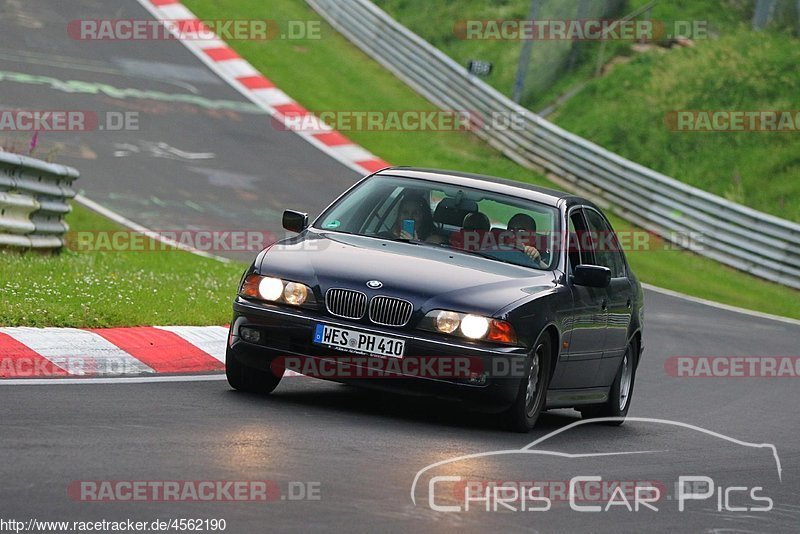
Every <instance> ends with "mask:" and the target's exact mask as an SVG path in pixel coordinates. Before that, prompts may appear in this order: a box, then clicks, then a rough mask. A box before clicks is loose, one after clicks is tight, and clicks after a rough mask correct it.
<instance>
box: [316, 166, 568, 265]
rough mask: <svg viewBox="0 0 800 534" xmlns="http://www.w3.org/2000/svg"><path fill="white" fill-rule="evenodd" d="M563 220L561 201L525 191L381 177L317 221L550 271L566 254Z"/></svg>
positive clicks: (321, 225) (328, 228)
mask: <svg viewBox="0 0 800 534" xmlns="http://www.w3.org/2000/svg"><path fill="white" fill-rule="evenodd" d="M558 221H559V217H558V211H557V209H556V208H554V207H552V206H547V205H544V204H540V203H537V202H533V201H530V200H526V199H523V198H518V197H513V196H508V195H502V194H498V193H493V192H490V191H483V190H480V189H473V188H466V187H460V186H456V185H449V184H441V183H438V182H429V181H425V180H419V179H412V178H400V177H393V176H375V177H372V178H370V179H368V180H366V181H364V182H363V183H362V184H360V185H359V186H358V187H356V188H354V189H353V190H352V191H350V192H349V193H348V194H346V195H345V196H343V197H342V198H341V199H339V200H338V201H337V202H336V203H335V204H333V205H332V206H331V207H330V208H329V209H328V210H327V211H325V213H323V214H322V215H320V217H319V218H318V219H317V220H316V221H315V222H314V225H313V227H314V228H316V229H319V230H324V231H329V232H343V233H348V234H355V235H361V236H367V237H374V238H380V239H388V240H393V241H404V242H408V243H414V244H417V245H428V246H435V247H442V248H446V249H448V250H455V251H457V252H460V253H463V254H470V255H476V256H482V257H485V258H488V259H491V260H494V261H500V262H505V263H511V264H514V265H520V266H524V267H531V268H534V269H541V270H549V269H553V268H555V265H556V263H557V259H558V258H556V257H555V256H556V254H554V253H553V251H555V250H556V249H557V246H556V245H557V244H556V242H555V236H557V235H558V224H559V222H558Z"/></svg>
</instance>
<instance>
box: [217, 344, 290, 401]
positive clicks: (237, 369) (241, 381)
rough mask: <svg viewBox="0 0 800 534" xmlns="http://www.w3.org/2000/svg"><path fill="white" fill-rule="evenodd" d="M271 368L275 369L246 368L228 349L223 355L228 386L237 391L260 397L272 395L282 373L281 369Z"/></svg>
mask: <svg viewBox="0 0 800 534" xmlns="http://www.w3.org/2000/svg"><path fill="white" fill-rule="evenodd" d="M273 367H275V369H273V370H272V371H262V370H261V369H255V368H253V367H248V366H246V365H244V364H242V363H241V362H240V361H239V360H237V359H236V357H235V356H234V355H233V354H232V352H231V349H230V348H228V350H227V351H226V353H225V376H227V377H228V384H230V386H231V387H232V388H233V389H235V390H238V391H244V392H247V393H259V394H262V395H267V394H269V393H272V391H273V390H274V389H275V388H276V387H278V384H280V382H281V378H283V373H284V369H283V368H282V367H281V368H277V366H273Z"/></svg>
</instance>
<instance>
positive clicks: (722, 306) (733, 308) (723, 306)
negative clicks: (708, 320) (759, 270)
mask: <svg viewBox="0 0 800 534" xmlns="http://www.w3.org/2000/svg"><path fill="white" fill-rule="evenodd" d="M642 287H643V288H645V289H648V290H650V291H654V292H656V293H661V294H662V295H668V296H670V297H675V298H679V299H683V300H688V301H689V302H694V303H695V304H704V305H706V306H710V307H712V308H719V309H720V310H725V311H729V312H734V313H741V314H742V315H749V316H751V317H758V318H759V319H768V320H771V321H779V322H782V323H788V324H791V325H795V326H800V320H798V319H792V318H791V317H782V316H780V315H772V314H770V313H763V312H758V311H754V310H748V309H745V308H739V307H737V306H731V305H729V304H722V303H721V302H714V301H713V300H706V299H702V298H700V297H693V296H691V295H686V294H685V293H678V292H677V291H673V290H671V289H664V288H663V287H658V286H652V285H650V284H642ZM645 313H647V312H646V311H645Z"/></svg>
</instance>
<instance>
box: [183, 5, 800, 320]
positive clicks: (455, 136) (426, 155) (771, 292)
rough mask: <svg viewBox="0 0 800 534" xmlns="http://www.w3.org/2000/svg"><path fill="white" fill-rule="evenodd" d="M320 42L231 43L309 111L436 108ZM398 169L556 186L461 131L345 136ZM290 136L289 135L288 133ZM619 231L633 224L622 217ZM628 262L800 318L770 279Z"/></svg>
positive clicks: (267, 13) (704, 291) (329, 39)
mask: <svg viewBox="0 0 800 534" xmlns="http://www.w3.org/2000/svg"><path fill="white" fill-rule="evenodd" d="M184 1H185V4H186V5H187V7H189V8H190V9H191V10H192V11H193V12H194V13H195V14H196V15H197V16H198V17H200V18H201V19H208V20H215V19H252V18H270V19H274V20H278V21H287V20H319V16H318V15H317V14H316V13H315V12H314V11H312V10H311V8H310V7H308V5H307V4H306V3H305V2H304V1H303V0H271V1H270V3H269V6H267V5H265V4H264V3H263V2H262V1H261V0H229V1H227V2H225V4H224V5H222V4H220V3H219V2H217V1H215V0H184ZM321 35H322V38H321V39H316V40H303V41H293V40H272V41H231V43H230V45H231V46H233V47H234V48H235V49H236V50H237V52H239V54H241V55H242V56H243V57H245V58H246V59H247V60H248V61H250V62H251V63H252V64H253V65H254V66H255V67H256V68H257V69H258V70H260V71H261V72H262V73H264V74H265V75H266V76H267V77H269V78H270V79H271V80H273V81H274V82H275V83H276V84H277V85H278V86H279V87H280V88H281V89H283V90H284V91H286V92H287V93H288V94H289V95H291V96H292V97H293V98H295V99H296V100H298V101H299V102H300V103H301V104H302V105H304V106H305V107H306V108H308V109H310V110H311V111H316V112H320V111H327V110H365V111H372V110H383V111H388V110H433V109H435V108H434V107H433V106H432V105H431V104H430V103H429V102H428V101H427V100H425V99H423V98H422V97H421V96H419V95H418V94H416V93H415V92H414V91H412V90H411V89H410V88H408V87H407V86H406V85H405V84H404V83H402V82H401V81H399V80H398V79H397V78H395V77H394V76H393V75H392V74H391V73H389V72H388V71H386V70H385V69H384V68H383V67H381V66H380V65H379V64H377V63H376V62H374V61H372V60H371V59H369V57H368V56H366V55H365V54H364V53H362V52H361V51H360V50H358V49H357V48H356V47H355V46H354V45H352V44H351V43H350V42H349V41H347V40H346V39H345V38H344V37H342V36H341V35H339V34H338V33H337V32H336V31H335V30H333V29H332V28H331V27H330V26H329V25H327V24H326V23H324V22H323V24H322V32H321ZM344 133H345V134H346V135H348V136H349V137H350V138H351V139H353V140H354V141H355V142H357V143H359V144H361V145H362V146H364V147H366V148H367V149H369V150H371V151H372V152H374V153H375V154H377V155H379V156H380V157H382V158H384V159H386V160H387V161H390V162H392V163H393V164H396V165H415V166H423V167H435V168H444V169H455V170H462V171H469V172H477V173H482V174H490V175H496V176H503V177H506V178H511V179H515V180H520V181H524V182H529V183H534V184H539V185H545V186H550V187H552V186H553V184H551V183H550V182H549V181H547V180H546V179H545V178H544V177H543V176H541V175H539V174H537V173H534V172H532V171H530V170H527V169H525V168H523V167H521V166H519V165H517V164H515V163H514V162H512V161H510V160H508V159H507V158H505V157H504V156H502V155H501V154H500V153H499V152H497V151H496V150H494V149H492V148H490V147H488V146H487V145H486V144H484V143H483V142H482V141H481V140H479V139H478V138H477V137H475V136H474V135H471V134H469V133H464V132H431V131H415V132H398V131H380V132H375V131H351V132H344ZM287 135H292V134H290V133H287ZM612 222H613V223H614V224H615V228H617V229H618V230H626V229H632V228H633V226H632V225H630V224H628V223H625V222H623V221H621V220H619V219H618V218H614V220H613V221H612ZM627 255H628V259H629V261H630V263H631V264H632V266H633V268H634V269H635V270H636V272H637V274H638V275H639V277H640V278H641V279H642V280H643V281H645V282H648V283H650V284H653V285H657V286H660V287H664V288H667V289H671V290H673V291H679V292H682V293H687V294H690V295H694V296H697V297H701V298H705V299H710V300H716V301H718V302H722V303H725V304H729V305H733V306H741V307H744V308H749V309H753V310H758V311H762V312H766V313H773V314H776V315H784V316H789V317H795V318H800V306H798V305H797V302H798V301H800V291H794V290H791V289H788V288H786V287H783V286H780V285H777V284H773V283H770V282H766V281H764V280H761V279H758V278H755V277H752V276H749V275H747V274H744V273H742V272H739V271H736V270H734V269H731V268H728V267H725V266H722V265H720V264H719V263H717V262H714V261H712V260H709V259H706V258H703V257H700V256H697V255H694V254H691V253H689V252H684V251H675V250H650V251H630V252H628V253H627Z"/></svg>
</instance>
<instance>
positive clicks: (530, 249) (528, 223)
mask: <svg viewBox="0 0 800 534" xmlns="http://www.w3.org/2000/svg"><path fill="white" fill-rule="evenodd" d="M506 228H508V229H509V230H510V231H512V232H514V238H515V240H516V242H517V243H519V244H520V249H521V250H523V251H524V252H525V254H527V255H528V257H529V258H530V259H532V260H533V261H535V262H537V264H538V265H539V267H540V268H542V269H546V268H547V264H546V263H545V262H544V261H542V255H541V253H540V252H539V251H538V250H537V249H536V247H534V246H533V243H535V242H536V221H535V220H533V217H531V216H530V215H527V214H525V213H517V214H516V215H514V216H513V217H511V218H510V219H509V220H508V225H506Z"/></svg>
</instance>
